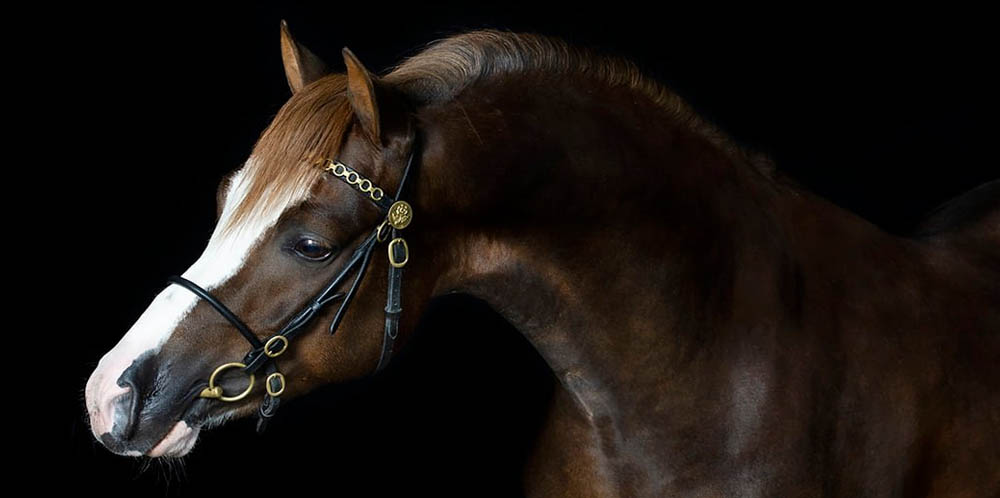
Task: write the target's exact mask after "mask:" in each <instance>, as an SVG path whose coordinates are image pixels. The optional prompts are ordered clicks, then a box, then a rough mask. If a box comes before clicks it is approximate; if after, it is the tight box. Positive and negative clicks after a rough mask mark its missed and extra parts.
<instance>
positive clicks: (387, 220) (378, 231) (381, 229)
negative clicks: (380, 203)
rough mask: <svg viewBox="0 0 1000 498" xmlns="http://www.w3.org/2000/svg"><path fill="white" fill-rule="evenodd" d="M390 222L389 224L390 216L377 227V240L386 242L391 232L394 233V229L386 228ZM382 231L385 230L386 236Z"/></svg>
mask: <svg viewBox="0 0 1000 498" xmlns="http://www.w3.org/2000/svg"><path fill="white" fill-rule="evenodd" d="M388 224H389V218H386V219H385V220H383V221H382V224H380V225H379V226H378V228H376V229H375V240H376V241H378V242H385V239H388V238H389V234H390V233H392V230H386V229H385V226H386V225H388ZM382 232H385V236H384V237H383V236H382Z"/></svg>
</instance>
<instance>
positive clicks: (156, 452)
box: [146, 420, 201, 458]
mask: <svg viewBox="0 0 1000 498" xmlns="http://www.w3.org/2000/svg"><path fill="white" fill-rule="evenodd" d="M199 432H201V427H197V426H195V427H192V426H190V425H188V424H187V422H185V421H183V420H181V421H179V422H177V423H175V424H174V426H173V427H171V428H170V430H169V431H167V434H166V435H165V436H163V439H161V440H160V442H159V443H156V445H155V446H153V448H152V449H151V450H149V452H148V453H146V456H149V457H154V458H155V457H182V456H184V455H187V454H188V453H190V452H191V450H192V449H193V448H194V444H195V442H197V441H198V433H199Z"/></svg>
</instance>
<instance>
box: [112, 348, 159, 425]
mask: <svg viewBox="0 0 1000 498" xmlns="http://www.w3.org/2000/svg"><path fill="white" fill-rule="evenodd" d="M155 369H156V365H155V362H154V361H152V360H151V355H149V356H146V355H141V356H140V357H139V358H136V360H135V361H133V362H132V365H131V366H129V367H128V368H126V369H125V371H124V372H122V375H121V377H119V378H118V385H119V386H121V387H125V388H128V391H126V392H125V393H123V394H121V395H120V396H118V398H116V399H115V401H114V402H113V403H112V406H113V407H114V425H113V426H112V429H111V434H112V435H113V436H114V437H115V438H117V439H118V440H119V441H124V440H127V439H131V438H132V436H133V435H134V434H135V431H136V426H137V425H138V422H139V415H140V413H141V412H142V405H143V402H144V400H145V398H147V397H148V396H149V395H150V393H149V392H148V391H149V390H151V389H152V385H153V382H152V381H153V378H154V376H155Z"/></svg>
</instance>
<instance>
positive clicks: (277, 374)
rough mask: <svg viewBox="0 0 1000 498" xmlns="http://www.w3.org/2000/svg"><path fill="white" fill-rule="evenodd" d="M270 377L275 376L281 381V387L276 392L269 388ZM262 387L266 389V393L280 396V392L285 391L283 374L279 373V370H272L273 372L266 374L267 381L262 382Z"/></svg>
mask: <svg viewBox="0 0 1000 498" xmlns="http://www.w3.org/2000/svg"><path fill="white" fill-rule="evenodd" d="M272 378H277V379H278V380H280V381H281V389H278V391H277V392H275V391H272V390H271V379H272ZM264 388H266V389H267V394H270V395H271V396H272V397H278V396H281V393H283V392H285V376H284V375H281V372H274V373H273V374H271V375H268V376H267V381H266V382H264Z"/></svg>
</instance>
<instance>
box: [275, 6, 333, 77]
mask: <svg viewBox="0 0 1000 498" xmlns="http://www.w3.org/2000/svg"><path fill="white" fill-rule="evenodd" d="M281 61H282V62H283V63H284V64H285V78H287V79H288V86H289V87H290V88H291V89H292V93H296V92H298V91H299V90H301V89H302V87H304V86H306V85H308V84H309V83H312V82H313V81H316V80H318V79H320V78H322V77H323V76H326V74H327V73H328V71H327V66H326V63H324V62H323V60H322V59H320V58H319V57H317V56H316V54H314V53H312V52H310V51H309V49H308V48H306V47H305V46H304V45H300V44H299V43H298V42H296V41H295V39H294V38H292V33H291V32H290V31H289V30H288V23H287V22H285V20H284V19H282V20H281Z"/></svg>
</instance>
